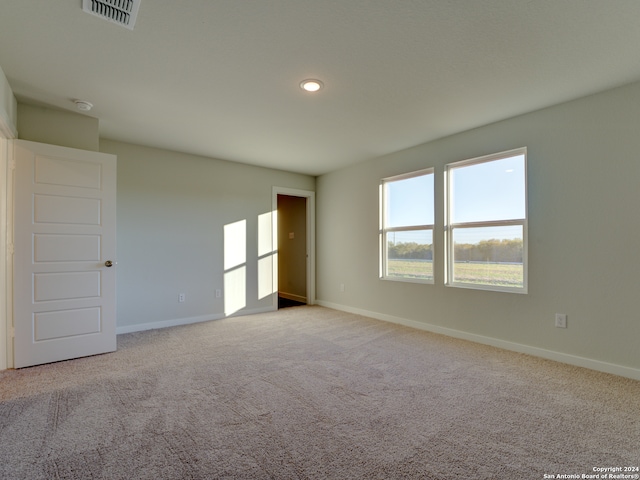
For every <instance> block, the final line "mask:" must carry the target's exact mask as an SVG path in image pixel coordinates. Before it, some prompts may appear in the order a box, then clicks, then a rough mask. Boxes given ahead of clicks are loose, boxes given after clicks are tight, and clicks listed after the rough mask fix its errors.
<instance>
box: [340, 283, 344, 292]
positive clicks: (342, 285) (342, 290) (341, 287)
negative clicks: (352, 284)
mask: <svg viewBox="0 0 640 480" xmlns="http://www.w3.org/2000/svg"><path fill="white" fill-rule="evenodd" d="M340 291H341V292H344V283H341V284H340Z"/></svg>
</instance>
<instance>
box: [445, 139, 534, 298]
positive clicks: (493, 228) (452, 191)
mask: <svg viewBox="0 0 640 480" xmlns="http://www.w3.org/2000/svg"><path fill="white" fill-rule="evenodd" d="M446 173H447V175H446V178H447V191H448V196H447V210H446V217H447V226H446V229H445V231H446V235H447V242H446V245H447V285H450V286H458V287H467V288H479V289H487V290H498V291H509V292H518V293H526V291H527V263H526V256H527V248H526V245H527V214H526V211H527V208H526V149H525V148H522V149H518V150H513V151H509V152H504V153H500V154H496V155H491V156H488V157H482V158H478V159H473V160H466V161H463V162H457V163H453V164H449V165H447V168H446Z"/></svg>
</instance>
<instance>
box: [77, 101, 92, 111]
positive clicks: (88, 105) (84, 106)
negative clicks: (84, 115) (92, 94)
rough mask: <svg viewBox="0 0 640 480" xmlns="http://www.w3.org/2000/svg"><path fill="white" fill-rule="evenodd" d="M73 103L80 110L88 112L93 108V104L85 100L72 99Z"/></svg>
mask: <svg viewBox="0 0 640 480" xmlns="http://www.w3.org/2000/svg"><path fill="white" fill-rule="evenodd" d="M73 103H75V104H76V108H77V109H78V110H80V111H81V112H88V111H89V110H91V109H92V108H93V104H91V103H89V102H86V101H84V100H74V101H73Z"/></svg>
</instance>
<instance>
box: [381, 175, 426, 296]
mask: <svg viewBox="0 0 640 480" xmlns="http://www.w3.org/2000/svg"><path fill="white" fill-rule="evenodd" d="M380 191H381V193H380V195H381V221H380V223H381V226H380V237H381V238H380V250H381V251H380V257H381V261H380V265H381V269H380V276H381V278H384V279H388V280H400V281H409V282H424V283H433V223H434V207H433V198H434V189H433V169H432V168H431V169H427V170H420V171H419V172H413V173H409V174H406V175H400V176H396V177H391V178H385V179H383V180H382V183H381V188H380Z"/></svg>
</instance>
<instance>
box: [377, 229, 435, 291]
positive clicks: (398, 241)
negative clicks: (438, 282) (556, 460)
mask: <svg viewBox="0 0 640 480" xmlns="http://www.w3.org/2000/svg"><path fill="white" fill-rule="evenodd" d="M386 276H387V277H393V278H407V279H411V278H413V279H421V280H433V231H432V230H412V231H403V232H387V274H386Z"/></svg>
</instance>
